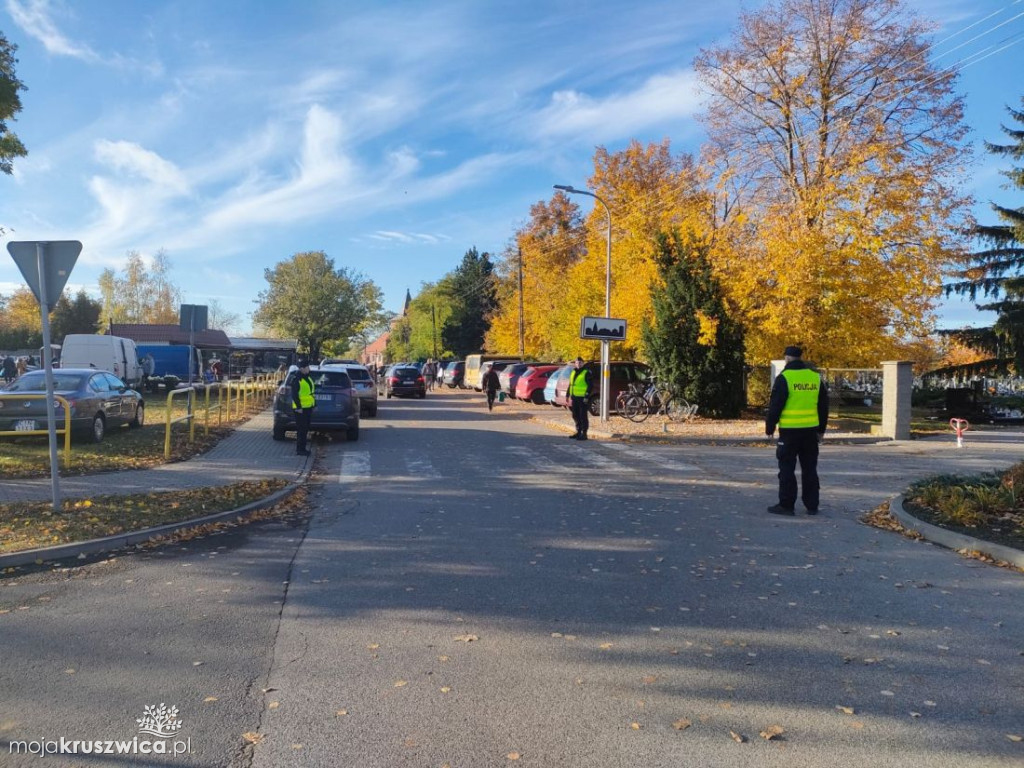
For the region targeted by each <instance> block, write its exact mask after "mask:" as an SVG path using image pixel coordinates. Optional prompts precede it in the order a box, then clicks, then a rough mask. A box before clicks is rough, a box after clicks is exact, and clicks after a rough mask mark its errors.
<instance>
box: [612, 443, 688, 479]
mask: <svg viewBox="0 0 1024 768" xmlns="http://www.w3.org/2000/svg"><path fill="white" fill-rule="evenodd" d="M603 445H604V447H605V448H611V449H612V450H615V451H618V452H619V453H621V454H622V455H624V456H629V457H630V458H631V459H636V460H638V461H649V462H651V463H652V464H657V465H658V466H659V467H664V468H665V469H671V470H672V471H674V472H699V471H700V467H698V466H697V465H696V464H686V463H685V462H682V461H676V460H675V459H670V458H668V457H666V456H662V455H661V454H660V453H655V452H653V451H652V452H648V451H643V450H640V449H639V448H634V447H633V446H631V445H625V444H623V443H604V444H603Z"/></svg>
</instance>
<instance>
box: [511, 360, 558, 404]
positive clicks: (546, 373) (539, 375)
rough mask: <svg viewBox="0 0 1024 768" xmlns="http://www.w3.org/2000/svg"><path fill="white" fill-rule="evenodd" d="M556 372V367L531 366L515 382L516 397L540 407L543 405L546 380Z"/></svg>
mask: <svg viewBox="0 0 1024 768" xmlns="http://www.w3.org/2000/svg"><path fill="white" fill-rule="evenodd" d="M557 370H558V366H557V365H531V366H530V367H529V368H527V369H526V370H525V371H523V373H522V375H520V377H519V380H518V381H517V382H516V397H517V398H519V399H520V400H529V401H530V402H531V403H533V404H534V405H541V404H542V403H544V387H545V386H546V385H547V383H548V378H549V377H550V376H551V374H552V373H554V372H555V371H557Z"/></svg>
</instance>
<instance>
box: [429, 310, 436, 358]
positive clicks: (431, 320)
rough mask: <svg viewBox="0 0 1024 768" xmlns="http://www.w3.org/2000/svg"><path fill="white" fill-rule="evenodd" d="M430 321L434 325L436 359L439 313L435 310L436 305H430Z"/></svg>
mask: <svg viewBox="0 0 1024 768" xmlns="http://www.w3.org/2000/svg"><path fill="white" fill-rule="evenodd" d="M430 322H431V324H432V325H433V326H434V360H435V361H436V360H437V313H436V312H435V311H434V305H433V304H431V305H430Z"/></svg>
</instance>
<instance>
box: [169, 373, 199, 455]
mask: <svg viewBox="0 0 1024 768" xmlns="http://www.w3.org/2000/svg"><path fill="white" fill-rule="evenodd" d="M195 392H196V389H195V387H186V388H185V389H172V390H171V391H170V392H168V393H167V419H166V422H165V427H164V458H165V459H169V458H171V425H173V424H177V423H179V422H182V421H187V422H188V441H189V442H190V443H191V442H192V441H193V440H195V439H196V421H195V414H194V413H186V414H185V415H184V416H179V417H178V418H176V419H174V418H171V411H172V410H173V408H174V405H173V402H172V401H173V400H174V397H175V396H176V395H182V394H185V395H188V397H189V399H191V398H192V396H193V395H194V394H195Z"/></svg>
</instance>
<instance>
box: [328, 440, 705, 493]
mask: <svg viewBox="0 0 1024 768" xmlns="http://www.w3.org/2000/svg"><path fill="white" fill-rule="evenodd" d="M666 470H667V471H668V472H669V473H676V472H681V473H693V472H698V471H700V468H699V467H698V466H696V465H695V464H690V463H687V462H684V461H679V460H678V459H673V458H671V457H669V456H665V455H663V454H662V453H660V452H658V451H652V450H646V449H644V448H639V447H635V446H630V445H625V444H621V443H588V444H585V445H584V444H580V443H573V444H571V445H570V444H566V443H551V444H549V445H546V446H544V448H543V450H537V449H535V448H530V447H528V446H525V445H515V444H513V445H505V446H501V447H500V448H498V449H497V450H493V451H486V452H484V451H476V452H472V453H467V454H464V455H460V456H453V455H451V454H437V455H431V454H429V453H427V452H424V451H421V450H417V449H415V448H409V449H407V450H399V451H393V450H391V451H388V450H382V451H373V450H352V449H349V448H346V449H345V450H344V451H343V452H342V454H341V465H340V468H339V469H338V475H337V479H338V482H339V483H340V484H342V485H349V484H352V485H354V484H359V483H363V482H366V481H367V480H370V479H371V478H380V479H394V480H399V479H400V480H402V481H403V482H429V481H439V480H445V479H450V480H457V481H459V482H465V481H466V480H467V478H469V477H472V476H479V477H485V478H491V477H500V476H509V477H511V476H514V475H524V474H527V475H551V476H553V475H565V474H571V475H575V474H579V473H581V472H584V473H586V472H591V473H594V474H596V475H599V476H601V477H602V478H615V477H628V478H630V479H631V481H635V480H636V479H637V477H638V476H642V475H643V474H644V473H649V474H653V475H657V476H659V477H664V476H665V472H666Z"/></svg>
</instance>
